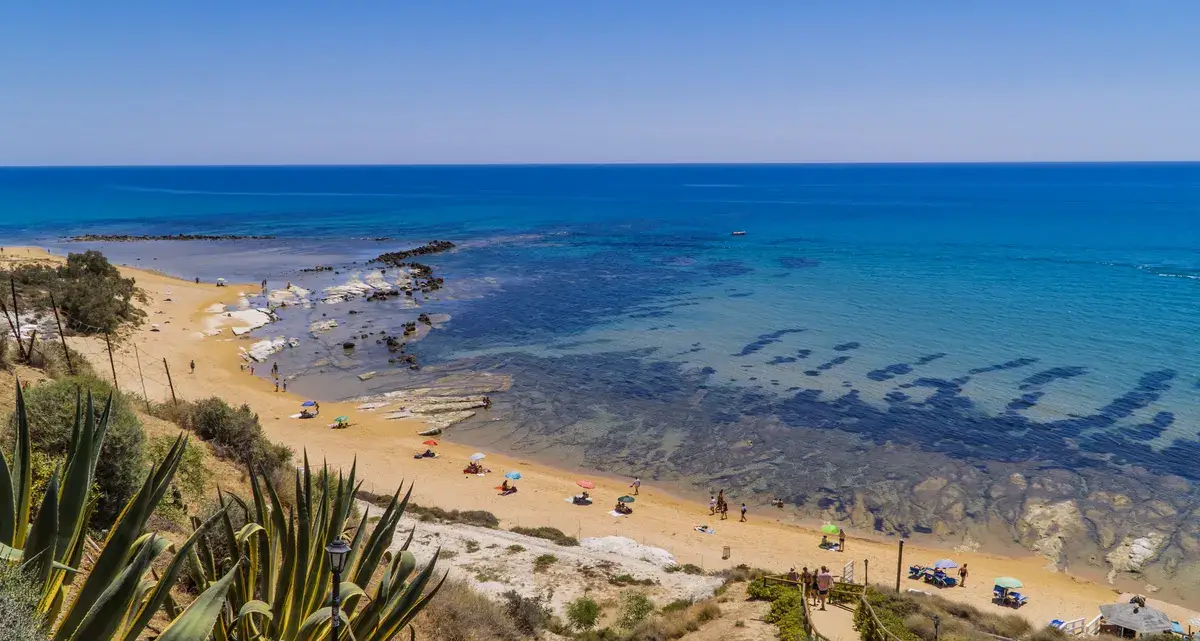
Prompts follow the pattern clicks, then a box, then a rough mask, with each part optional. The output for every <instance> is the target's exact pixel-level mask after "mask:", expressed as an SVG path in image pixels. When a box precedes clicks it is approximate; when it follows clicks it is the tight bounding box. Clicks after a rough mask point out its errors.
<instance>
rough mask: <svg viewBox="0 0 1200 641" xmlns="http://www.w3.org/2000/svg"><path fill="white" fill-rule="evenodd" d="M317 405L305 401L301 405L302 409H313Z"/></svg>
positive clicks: (314, 402)
mask: <svg viewBox="0 0 1200 641" xmlns="http://www.w3.org/2000/svg"><path fill="white" fill-rule="evenodd" d="M316 404H317V402H316V401H304V402H303V403H301V404H300V407H312V406H314V405H316Z"/></svg>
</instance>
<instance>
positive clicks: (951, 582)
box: [933, 576, 958, 588]
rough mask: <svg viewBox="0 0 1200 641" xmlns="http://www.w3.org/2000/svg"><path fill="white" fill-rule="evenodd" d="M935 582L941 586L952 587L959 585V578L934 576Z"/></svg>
mask: <svg viewBox="0 0 1200 641" xmlns="http://www.w3.org/2000/svg"><path fill="white" fill-rule="evenodd" d="M933 583H934V585H936V586H938V587H939V588H952V587H954V586H956V585H958V579H956V578H954V577H952V576H942V577H934V580H933Z"/></svg>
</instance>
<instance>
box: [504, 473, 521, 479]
mask: <svg viewBox="0 0 1200 641" xmlns="http://www.w3.org/2000/svg"><path fill="white" fill-rule="evenodd" d="M504 478H506V479H512V480H514V481H516V480H518V479H520V478H521V473H520V472H518V471H516V470H513V471H511V472H509V473H508V474H505V475H504Z"/></svg>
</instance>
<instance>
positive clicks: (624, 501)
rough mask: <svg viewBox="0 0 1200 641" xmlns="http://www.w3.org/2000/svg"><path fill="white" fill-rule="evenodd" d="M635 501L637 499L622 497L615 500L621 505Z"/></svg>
mask: <svg viewBox="0 0 1200 641" xmlns="http://www.w3.org/2000/svg"><path fill="white" fill-rule="evenodd" d="M636 500H637V499H635V498H633V497H632V496H622V497H621V498H619V499H617V501H620V502H621V503H633V502H634V501H636Z"/></svg>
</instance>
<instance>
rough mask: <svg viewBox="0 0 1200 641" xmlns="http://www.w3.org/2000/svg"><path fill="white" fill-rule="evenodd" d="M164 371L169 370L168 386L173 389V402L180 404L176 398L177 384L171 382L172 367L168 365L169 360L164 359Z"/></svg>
mask: <svg viewBox="0 0 1200 641" xmlns="http://www.w3.org/2000/svg"><path fill="white" fill-rule="evenodd" d="M163 369H165V370H167V385H169V386H170V387H171V402H172V403H174V404H175V405H178V404H179V399H177V398H175V383H173V382H171V366H170V365H167V359H165V358H164V359H163Z"/></svg>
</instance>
